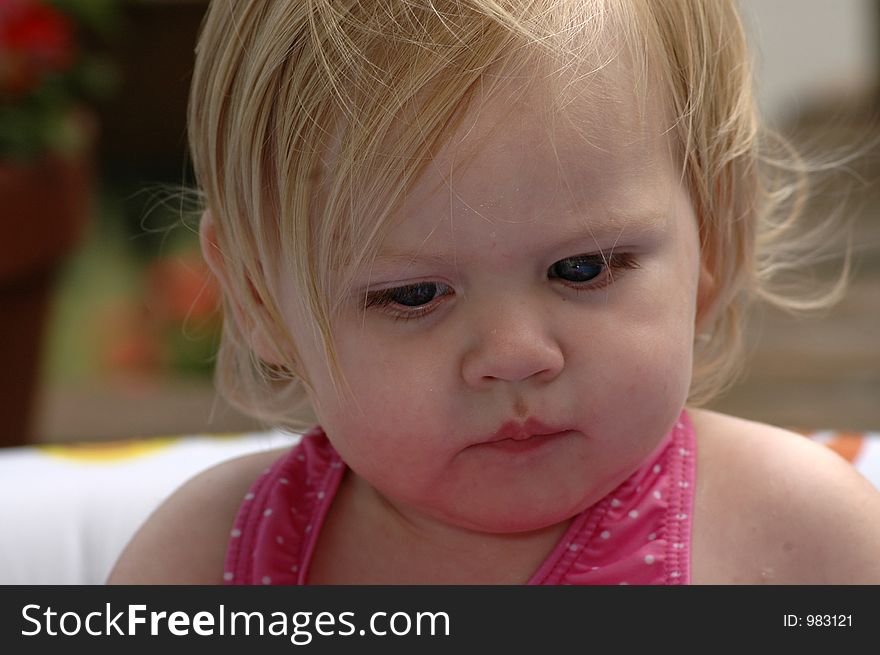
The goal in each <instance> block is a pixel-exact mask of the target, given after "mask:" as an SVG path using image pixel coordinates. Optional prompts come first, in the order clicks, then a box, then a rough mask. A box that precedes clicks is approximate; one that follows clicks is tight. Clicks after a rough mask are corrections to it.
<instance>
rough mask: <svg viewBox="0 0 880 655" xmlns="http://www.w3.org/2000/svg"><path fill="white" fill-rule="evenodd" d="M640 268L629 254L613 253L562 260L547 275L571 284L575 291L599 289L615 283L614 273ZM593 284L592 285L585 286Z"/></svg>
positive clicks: (548, 270)
mask: <svg viewBox="0 0 880 655" xmlns="http://www.w3.org/2000/svg"><path fill="white" fill-rule="evenodd" d="M628 268H638V263H637V262H636V260H635V257H633V256H632V255H630V254H628V253H613V254H611V255H608V256H605V255H578V256H576V257H568V258H566V259H560V260H559V261H558V262H556V263H555V264H553V265H552V266H551V267H550V268H549V269H547V275H548V276H549V277H550V278H551V279H557V278H558V279H559V280H561V281H562V282H569V283H571V284H569V285H567V286H572V287H573V288H575V289H578V288H587V289H599V288H602V287H604V286H606V285H608V284H611V283H612V282H613V281H614V272H615V271H619V270H623V269H628ZM587 282H591V283H592V284H589V285H586V286H584V285H585V283H587Z"/></svg>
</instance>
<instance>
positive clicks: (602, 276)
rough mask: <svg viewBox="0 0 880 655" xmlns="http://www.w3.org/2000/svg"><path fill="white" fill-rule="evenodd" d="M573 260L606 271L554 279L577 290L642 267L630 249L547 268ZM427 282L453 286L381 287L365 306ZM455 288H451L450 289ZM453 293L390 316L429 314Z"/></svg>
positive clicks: (387, 302)
mask: <svg viewBox="0 0 880 655" xmlns="http://www.w3.org/2000/svg"><path fill="white" fill-rule="evenodd" d="M571 260H586V261H587V262H589V263H590V264H593V265H600V266H601V267H602V272H600V273H599V275H597V276H596V277H594V278H591V279H590V280H586V281H584V282H580V283H578V282H572V281H569V280H562V279H561V278H558V277H555V278H550V279H558V280H560V281H561V282H562V283H563V284H564V285H565V286H566V287H568V288H569V289H574V290H575V291H576V292H578V293H581V292H585V291H598V290H599V289H603V288H605V287H607V286H609V285H610V284H612V283H613V282H614V272H615V271H624V270H630V269H635V268H639V265H638V262H636V259H635V257H634V256H633V255H632V254H630V253H612V254H611V255H609V256H605V255H576V256H574V257H566V258H565V259H561V260H559V261H558V262H556V263H554V264H553V266H551V267H550V268H548V269H547V271H548V273H549V272H550V270H551V269H553V268H554V267H555V266H556V265H557V264H560V263H562V262H568V261H571ZM597 279H598V280H599V283H596V282H595V280H597ZM424 284H435V285H436V286H438V287H440V288H441V289H442V288H446V289H449V287H448V286H447V285H445V284H442V283H440V282H433V283H432V282H418V283H415V284H407V285H404V286H401V287H391V288H388V289H381V290H379V291H372V292H369V293H367V296H366V303H365V304H364V308H365V309H366V308H370V307H377V308H380V309H381V308H387V307H391V306H392V305H397V301H396V300H395V299H394V295H395V294H396V293H399V292H401V291H405V290H407V289H415V288H418V287H420V286H422V285H424ZM450 291H451V289H450ZM450 295H452V294H451V293H444V294H442V295H439V296H436V297H435V298H434V299H433V300H432V301H431V302H428V303H426V304H424V305H418V306H416V307H414V309H412V310H404V311H400V310H397V311H393V312H387V313H388V315H389V317H390V318H392V319H394V320H395V321H409V320H415V319H418V318H421V317H423V316H426V315H427V314H429V313H431V312H433V311H434V308H435V307H436V306H437V303H436V302H434V300H437V299H440V298H446V297H448V296H450ZM398 306H399V307H403V306H404V305H398Z"/></svg>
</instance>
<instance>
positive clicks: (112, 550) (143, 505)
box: [0, 432, 298, 584]
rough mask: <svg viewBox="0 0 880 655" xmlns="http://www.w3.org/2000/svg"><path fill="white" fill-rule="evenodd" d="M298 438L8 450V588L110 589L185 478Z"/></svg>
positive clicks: (3, 525) (2, 460) (4, 573)
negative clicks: (139, 533)
mask: <svg viewBox="0 0 880 655" xmlns="http://www.w3.org/2000/svg"><path fill="white" fill-rule="evenodd" d="M297 438H298V437H297V436H295V435H291V434H286V433H283V432H266V433H255V434H247V435H238V436H230V437H227V436H223V437H216V436H188V437H178V438H170V439H153V440H138V441H128V442H113V443H109V444H88V445H86V444H83V445H75V446H34V447H24V448H8V449H5V450H0V494H2V496H0V498H2V500H0V584H102V583H103V582H104V581H105V580H106V578H107V575H108V574H109V573H110V569H111V568H112V566H113V564H114V562H115V561H116V558H117V557H118V556H119V554H120V553H121V552H122V549H123V548H124V547H125V544H126V543H128V540H129V539H130V538H131V537H132V535H133V534H134V532H135V531H136V530H137V528H138V527H139V526H140V525H141V523H143V521H144V520H145V519H146V518H147V516H149V514H150V513H151V512H152V511H153V510H154V509H155V508H156V507H157V506H158V505H159V504H160V503H161V502H162V501H163V500H164V499H165V498H166V497H167V496H169V495H170V494H171V493H172V492H173V491H174V490H175V489H176V488H177V487H179V486H180V485H181V484H182V483H183V482H185V481H186V480H187V479H189V478H190V477H192V476H193V475H195V474H196V473H198V472H200V471H202V470H204V469H206V468H209V467H210V466H213V465H214V464H217V463H220V462H221V461H224V460H227V459H231V458H233V457H237V456H239V455H244V454H247V453H251V452H256V451H259V450H267V449H270V448H278V447H281V446H284V445H287V444H292V443H294V442H295V440H296V439H297Z"/></svg>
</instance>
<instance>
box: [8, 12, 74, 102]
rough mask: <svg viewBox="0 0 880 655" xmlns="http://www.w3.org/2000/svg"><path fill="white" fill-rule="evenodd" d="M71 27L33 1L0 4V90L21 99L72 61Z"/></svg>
mask: <svg viewBox="0 0 880 655" xmlns="http://www.w3.org/2000/svg"><path fill="white" fill-rule="evenodd" d="M73 36H74V34H73V26H72V24H71V22H70V21H69V20H68V18H67V17H66V16H65V15H64V14H62V13H60V12H59V11H58V10H56V9H55V8H54V7H51V6H48V5H45V4H42V3H41V2H37V1H36V0H0V90H2V91H4V92H6V93H9V94H12V95H21V94H24V93H27V92H28V91H30V90H31V89H32V88H33V87H34V86H35V85H36V84H37V83H38V82H39V81H40V80H41V79H42V78H43V77H44V76H45V75H46V74H48V73H52V72H57V71H63V70H65V69H67V68H68V67H70V65H71V64H72V63H73V60H74V39H73Z"/></svg>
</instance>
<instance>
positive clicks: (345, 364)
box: [314, 333, 451, 495]
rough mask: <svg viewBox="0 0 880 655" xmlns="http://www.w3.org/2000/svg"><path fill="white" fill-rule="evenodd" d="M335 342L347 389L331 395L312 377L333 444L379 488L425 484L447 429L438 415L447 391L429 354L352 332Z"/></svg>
mask: <svg viewBox="0 0 880 655" xmlns="http://www.w3.org/2000/svg"><path fill="white" fill-rule="evenodd" d="M337 346H338V353H339V359H340V365H341V367H342V369H343V370H344V371H345V380H346V382H347V390H348V391H345V390H343V391H342V393H341V395H337V393H336V392H335V391H334V389H333V386H332V383H331V381H330V379H329V376H327V375H321V376H317V377H316V379H315V380H314V382H315V392H316V393H315V396H316V398H315V399H314V400H315V405H316V413H317V415H318V419H319V421H320V423H321V425H322V426H323V427H324V430H325V431H326V432H327V434H328V436H329V437H330V439H331V441H332V443H333V445H334V447H335V448H336V450H337V451H339V453H340V455H342V457H343V459H344V460H345V461H346V463H347V464H348V465H349V466H350V467H351V468H352V469H353V470H355V471H356V472H357V473H358V474H360V475H361V476H362V477H364V478H365V479H367V480H368V481H370V482H372V483H373V484H375V485H377V486H380V487H385V490H386V491H391V490H394V491H397V492H398V493H402V492H403V490H404V489H405V488H411V487H413V486H417V487H425V488H429V487H430V485H431V484H433V481H434V477H435V476H434V474H433V472H434V470H435V467H436V468H437V469H439V465H440V463H441V461H442V457H443V453H444V445H445V444H449V443H450V442H449V441H448V440H446V439H444V437H443V431H444V430H445V429H447V428H450V427H451V426H447V425H446V422H445V421H444V420H443V417H444V413H443V410H442V406H443V399H444V398H447V397H448V393H445V392H443V391H442V390H441V388H440V382H439V381H440V380H441V375H440V370H439V369H440V363H439V362H436V361H434V360H433V359H432V358H431V357H429V356H428V355H427V354H426V352H430V351H424V350H423V351H422V352H421V356H420V357H418V358H416V359H413V358H411V357H409V358H408V357H407V353H406V352H403V351H402V350H401V348H400V344H397V347H395V345H394V344H379V343H374V342H372V341H369V340H367V339H364V338H357V333H355V334H354V335H352V338H350V339H345V338H343V339H341V340H340V341H339V342H338V343H337ZM407 362H408V363H407ZM343 389H346V387H345V386H343ZM410 493H411V492H410ZM407 495H408V494H407Z"/></svg>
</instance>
